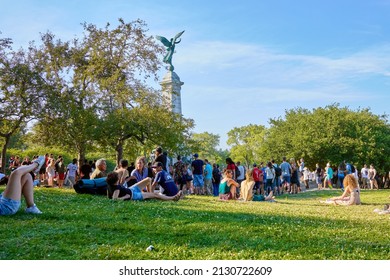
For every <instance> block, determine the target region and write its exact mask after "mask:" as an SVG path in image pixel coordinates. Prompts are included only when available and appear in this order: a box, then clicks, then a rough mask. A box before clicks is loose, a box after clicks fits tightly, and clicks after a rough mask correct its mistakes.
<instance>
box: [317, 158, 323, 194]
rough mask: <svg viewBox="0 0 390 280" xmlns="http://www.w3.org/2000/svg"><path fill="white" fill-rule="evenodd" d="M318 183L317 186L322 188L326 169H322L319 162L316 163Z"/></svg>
mask: <svg viewBox="0 0 390 280" xmlns="http://www.w3.org/2000/svg"><path fill="white" fill-rule="evenodd" d="M315 172H316V176H315V177H316V183H317V188H318V189H319V190H321V189H322V176H323V174H324V171H323V170H322V168H321V167H320V165H319V164H318V163H317V164H316V171H315Z"/></svg>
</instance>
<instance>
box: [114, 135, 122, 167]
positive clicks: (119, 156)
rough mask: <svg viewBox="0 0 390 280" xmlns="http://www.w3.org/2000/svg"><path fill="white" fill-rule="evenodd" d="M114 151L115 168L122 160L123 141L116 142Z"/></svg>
mask: <svg viewBox="0 0 390 280" xmlns="http://www.w3.org/2000/svg"><path fill="white" fill-rule="evenodd" d="M115 150H116V164H117V166H119V162H120V161H121V159H122V158H123V140H118V143H117V144H116V148H115Z"/></svg>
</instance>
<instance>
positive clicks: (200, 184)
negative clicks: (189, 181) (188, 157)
mask: <svg viewBox="0 0 390 280" xmlns="http://www.w3.org/2000/svg"><path fill="white" fill-rule="evenodd" d="M198 157H199V155H198V154H194V158H195V160H193V161H192V163H191V168H192V175H193V177H194V180H193V185H194V189H195V194H198V195H199V194H203V191H204V190H203V188H204V179H203V166H204V162H203V160H201V159H198Z"/></svg>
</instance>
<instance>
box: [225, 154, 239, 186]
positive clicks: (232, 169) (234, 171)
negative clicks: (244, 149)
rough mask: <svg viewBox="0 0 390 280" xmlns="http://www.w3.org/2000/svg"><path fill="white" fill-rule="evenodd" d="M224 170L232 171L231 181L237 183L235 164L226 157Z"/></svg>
mask: <svg viewBox="0 0 390 280" xmlns="http://www.w3.org/2000/svg"><path fill="white" fill-rule="evenodd" d="M226 165H227V166H226V169H229V170H231V171H232V174H233V179H234V180H236V181H237V174H236V164H235V163H234V161H233V160H232V159H231V158H230V157H228V158H226Z"/></svg>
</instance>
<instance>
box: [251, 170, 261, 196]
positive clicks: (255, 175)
mask: <svg viewBox="0 0 390 280" xmlns="http://www.w3.org/2000/svg"><path fill="white" fill-rule="evenodd" d="M252 176H253V180H254V181H255V185H254V186H253V190H254V191H255V192H256V194H261V193H262V192H263V191H262V190H261V184H262V181H263V177H264V176H263V171H262V170H261V169H259V168H258V167H257V164H256V163H254V164H253V170H252Z"/></svg>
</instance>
